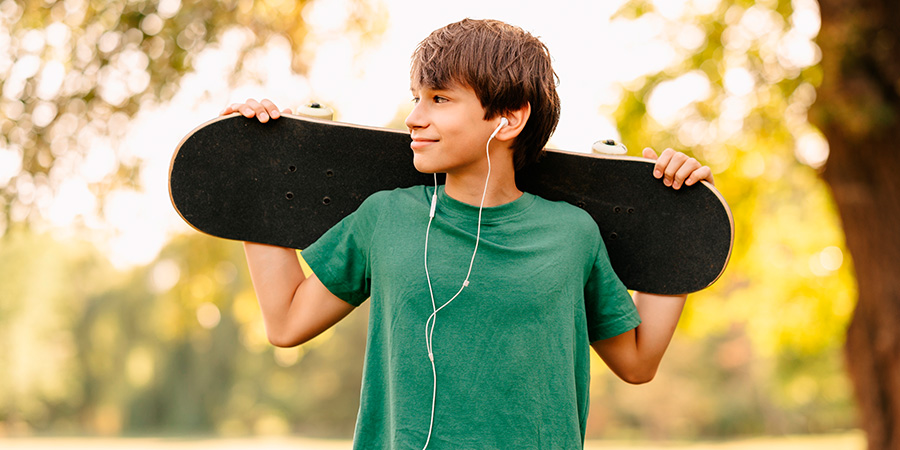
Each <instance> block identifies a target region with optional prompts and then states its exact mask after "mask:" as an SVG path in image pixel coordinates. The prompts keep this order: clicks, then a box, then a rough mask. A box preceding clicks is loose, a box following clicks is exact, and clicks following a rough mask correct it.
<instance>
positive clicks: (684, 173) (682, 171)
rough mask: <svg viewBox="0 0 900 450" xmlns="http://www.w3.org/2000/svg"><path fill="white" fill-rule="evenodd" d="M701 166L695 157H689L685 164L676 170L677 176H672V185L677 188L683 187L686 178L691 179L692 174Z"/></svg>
mask: <svg viewBox="0 0 900 450" xmlns="http://www.w3.org/2000/svg"><path fill="white" fill-rule="evenodd" d="M699 168H700V163H699V162H697V160H696V159H694V158H688V159H686V160H685V161H684V164H682V165H681V167H680V168H679V169H678V171H677V172H675V176H674V177H673V178H672V187H673V188H675V189H681V185H682V184H683V183H684V181H685V180H687V179H689V178H690V177H691V175H692V174H693V173H694V171H696V170H697V169H699Z"/></svg>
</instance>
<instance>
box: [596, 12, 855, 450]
mask: <svg viewBox="0 0 900 450" xmlns="http://www.w3.org/2000/svg"><path fill="white" fill-rule="evenodd" d="M682 7H683V8H684V9H683V10H681V11H678V10H677V8H674V9H676V10H675V11H673V8H672V5H671V4H668V5H667V4H666V2H662V1H657V2H652V1H634V2H631V3H630V4H629V5H627V6H626V7H625V8H623V10H622V11H620V13H619V20H629V21H646V22H650V23H653V24H655V25H656V27H657V28H658V29H659V30H660V31H659V33H660V35H661V37H662V39H664V40H665V41H666V42H669V43H671V45H672V51H673V52H674V53H676V55H677V57H675V58H673V61H674V62H673V63H672V64H670V65H668V66H666V67H664V68H662V69H661V70H660V71H658V72H656V73H652V74H649V75H646V76H644V77H642V78H641V79H638V80H632V81H629V82H628V83H624V84H623V86H622V92H623V94H622V101H621V102H620V104H619V105H618V108H617V109H616V110H615V112H614V115H615V117H616V119H617V122H618V125H619V129H620V131H621V133H622V139H623V141H624V142H626V143H628V142H634V143H641V144H642V145H646V146H650V147H653V148H657V149H662V148H666V147H673V148H677V149H681V150H684V151H686V152H687V153H689V154H691V155H693V156H695V157H696V158H697V159H699V160H700V161H702V162H704V163H706V164H709V165H710V167H711V168H712V169H713V172H714V174H715V179H716V186H717V188H718V189H719V191H720V192H721V193H722V194H723V196H724V197H725V199H726V200H727V201H728V202H729V205H730V206H731V209H732V213H733V215H734V221H735V230H736V239H735V245H734V250H733V253H732V255H731V261H730V264H729V266H728V269H727V270H726V272H725V274H724V275H723V277H722V278H721V279H720V280H718V281H717V282H716V284H715V285H713V286H712V287H711V288H709V289H706V290H704V291H702V292H700V293H697V294H693V295H691V296H690V297H689V299H688V304H687V307H686V309H685V312H684V316H683V318H682V321H681V323H680V324H679V331H678V333H677V335H676V339H675V341H674V342H673V345H672V349H671V350H670V351H669V352H668V353H667V356H666V358H665V359H664V361H663V366H662V368H661V374H660V376H659V377H658V379H657V380H654V382H653V383H651V385H650V386H648V387H644V386H641V387H637V388H635V387H630V386H622V385H620V384H619V383H617V382H616V381H615V380H613V379H612V377H610V376H609V375H607V374H605V373H604V372H601V373H598V374H597V377H595V380H594V387H595V394H596V393H597V391H602V392H604V394H602V395H600V397H599V398H601V399H603V400H601V401H600V405H601V406H599V407H598V406H596V405H597V403H592V405H594V406H592V414H594V413H597V412H598V410H599V411H605V412H604V413H601V414H603V416H602V417H603V418H602V419H598V418H597V417H593V418H592V420H599V421H601V422H606V423H607V425H608V426H609V428H607V427H606V426H603V429H604V432H603V436H610V433H613V435H614V434H616V433H623V434H624V435H626V436H627V435H628V434H629V433H634V432H635V430H637V431H640V432H641V433H644V434H645V435H650V436H657V437H671V436H680V437H698V436H726V435H735V434H744V435H747V434H763V433H766V434H773V433H774V434H787V433H806V432H816V433H820V432H827V431H829V430H835V429H847V428H852V427H853V426H854V425H855V419H854V410H853V402H852V396H851V392H850V389H849V385H848V381H847V379H846V376H845V373H844V368H843V361H842V357H841V348H842V345H843V338H844V331H845V328H846V326H847V323H848V322H849V317H850V314H851V312H852V308H853V302H854V299H855V297H856V295H855V291H856V286H855V281H854V279H853V275H852V269H851V262H850V261H849V253H848V252H847V251H846V249H845V247H844V239H843V234H842V230H841V228H840V223H839V220H838V217H837V214H836V211H835V206H834V204H833V202H832V200H831V198H830V195H829V192H828V190H827V187H826V185H825V184H824V183H823V182H822V180H821V179H820V178H819V176H818V173H817V172H818V170H819V168H820V167H821V165H822V164H823V163H824V162H825V159H826V158H827V144H825V143H824V140H823V139H822V138H821V135H820V134H819V133H818V131H817V130H815V129H814V128H813V127H812V126H811V125H810V124H809V123H808V122H807V120H806V111H807V109H808V108H809V106H810V105H811V104H812V102H813V101H814V100H815V86H816V85H817V84H818V83H819V81H820V79H821V71H820V68H819V67H818V66H817V65H816V63H817V62H818V58H819V54H818V48H817V47H816V46H815V45H814V44H813V43H812V41H811V40H812V39H813V38H814V37H815V33H816V32H817V31H818V23H817V22H816V21H817V20H818V9H817V5H816V4H815V2H808V1H803V0H795V1H786V0H779V1H775V0H769V1H757V2H751V1H741V0H734V1H721V2H704V1H694V2H684V3H683V6H682ZM692 31H696V35H697V36H703V37H704V38H703V40H702V43H699V45H698V43H697V42H696V41H695V40H692V39H685V38H684V35H685V33H691V32H692ZM685 43H686V44H685ZM698 80H699V81H698ZM696 85H699V86H700V88H699V89H697V88H695V87H694V86H696ZM690 89H694V91H695V92H697V91H699V92H700V95H699V96H697V97H696V98H693V99H691V101H690V102H684V103H683V105H682V106H681V107H680V108H679V109H677V110H675V111H661V112H659V111H656V114H654V112H655V111H654V110H653V102H654V96H656V95H660V96H662V95H670V96H675V97H676V98H677V92H675V93H673V92H672V91H673V90H675V91H677V90H690ZM597 362H598V363H599V364H600V365H602V362H600V361H599V359H598V360H597ZM711 391H712V392H715V394H712V393H711ZM636 398H637V399H640V401H635V399H636ZM609 403H611V404H609ZM623 410H624V411H625V414H623V413H622V412H623ZM616 422H619V426H614V425H613V424H614V423H616ZM619 430H625V431H619Z"/></svg>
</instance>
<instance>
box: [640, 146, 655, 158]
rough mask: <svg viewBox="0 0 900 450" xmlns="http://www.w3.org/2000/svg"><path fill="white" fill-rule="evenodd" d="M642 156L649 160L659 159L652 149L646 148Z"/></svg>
mask: <svg viewBox="0 0 900 450" xmlns="http://www.w3.org/2000/svg"><path fill="white" fill-rule="evenodd" d="M642 154H643V156H644V158H647V159H657V158H659V156H658V155H657V154H656V151H655V150H653V149H652V148H650V147H647V148H645V149H644V151H643V153H642Z"/></svg>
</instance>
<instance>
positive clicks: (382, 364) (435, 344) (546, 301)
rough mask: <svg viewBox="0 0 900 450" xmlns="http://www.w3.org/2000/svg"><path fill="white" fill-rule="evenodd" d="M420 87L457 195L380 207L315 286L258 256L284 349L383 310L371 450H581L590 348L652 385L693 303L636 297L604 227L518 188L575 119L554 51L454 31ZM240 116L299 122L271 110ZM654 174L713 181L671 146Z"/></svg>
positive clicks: (375, 337)
mask: <svg viewBox="0 0 900 450" xmlns="http://www.w3.org/2000/svg"><path fill="white" fill-rule="evenodd" d="M411 90H412V93H413V97H414V101H415V107H414V108H413V110H412V112H411V113H410V115H409V117H407V119H406V125H407V127H408V128H409V130H410V133H411V136H412V143H411V145H410V147H411V148H412V151H413V161H414V163H415V166H416V168H417V169H418V170H419V171H422V172H426V173H445V174H446V183H445V185H444V186H443V187H432V186H417V187H413V188H409V189H398V190H394V191H389V192H380V193H377V194H375V195H373V196H371V197H370V198H369V199H367V200H366V201H365V202H364V203H363V204H362V206H360V208H359V210H357V211H356V212H355V213H353V214H352V215H350V216H348V217H347V218H346V219H344V220H343V221H342V222H341V223H339V224H338V225H336V226H335V227H334V228H332V229H331V230H329V231H328V232H327V233H326V234H325V235H324V236H322V237H321V238H320V239H319V240H318V241H317V242H316V243H314V244H313V245H312V246H310V247H309V248H307V249H306V250H304V251H303V258H304V259H305V260H306V261H307V262H308V263H309V265H310V267H312V269H313V274H312V275H311V276H310V277H308V278H306V277H305V276H304V275H303V272H302V271H301V269H300V265H299V263H298V260H297V257H296V254H295V252H294V251H293V250H291V249H283V248H277V247H271V246H265V245H261V244H253V243H245V247H244V248H245V252H246V256H247V261H248V265H249V268H250V273H251V278H252V280H253V285H254V288H255V290H256V293H257V296H258V298H259V302H260V306H261V308H262V311H263V317H264V320H265V324H266V331H267V334H268V336H269V339H270V341H271V342H272V343H273V344H275V345H278V346H293V345H298V344H301V343H303V342H305V341H307V340H309V339H311V338H313V337H315V336H316V335H318V334H319V333H321V332H322V331H324V330H326V329H327V328H328V327H330V326H332V325H333V324H335V323H336V322H338V321H339V320H341V319H342V318H343V317H345V316H346V315H347V314H348V313H350V311H352V310H353V308H354V307H355V306H358V305H359V304H360V303H361V302H363V301H364V300H365V299H367V298H371V302H370V304H371V312H370V319H369V337H368V344H367V350H366V352H367V353H366V361H365V371H364V376H363V378H364V379H363V389H362V393H361V401H360V411H359V417H358V421H357V427H356V434H355V439H354V447H355V448H365V449H381V448H392V449H393V448H404V449H406V448H410V449H412V448H420V447H423V446H424V447H426V448H433V449H438V448H452V449H463V448H464V449H488V448H489V449H506V448H515V449H527V448H534V449H551V448H552V449H557V448H560V449H570V448H582V447H583V444H584V431H585V424H586V419H587V413H588V386H589V377H590V369H589V356H590V355H589V352H590V350H589V348H588V347H589V346H591V347H593V348H594V350H595V351H596V352H597V353H598V354H599V355H600V356H601V357H602V358H603V360H604V361H605V362H606V363H607V365H608V366H609V367H610V368H611V369H612V370H613V371H614V372H615V373H616V374H617V375H618V376H619V377H621V378H622V379H624V380H625V381H627V382H630V383H644V382H647V381H649V380H650V379H651V378H652V377H653V376H654V374H655V372H656V369H657V367H658V365H659V362H660V359H661V358H662V355H663V353H664V352H665V349H666V347H667V346H668V343H669V341H670V339H671V337H672V334H673V332H674V329H675V326H676V324H677V322H678V319H679V317H680V315H681V310H682V307H683V306H684V301H685V296H678V297H662V296H655V295H649V294H644V293H640V292H636V293H635V294H634V297H633V299H632V298H631V297H629V295H628V292H627V291H626V289H625V287H624V286H623V285H622V283H621V282H620V281H619V279H618V278H617V277H616V275H615V273H614V272H613V271H612V269H611V268H610V265H609V261H608V257H607V255H606V250H605V248H604V246H603V241H602V239H601V238H600V234H599V231H598V229H597V225H596V224H595V223H594V222H593V220H591V218H590V216H588V214H587V213H585V212H584V211H582V210H581V209H579V208H576V207H574V206H571V205H568V204H566V203H558V202H549V201H546V200H543V199H541V198H538V197H535V196H533V195H531V194H528V193H523V192H521V191H520V190H519V189H518V188H517V187H516V184H515V170H516V169H518V168H520V167H522V166H523V165H525V164H527V163H529V162H531V161H534V160H535V159H536V158H537V157H538V155H539V154H540V152H541V150H542V149H543V147H544V145H545V144H546V142H547V140H548V138H549V136H550V134H551V133H552V132H553V130H554V129H555V127H556V123H557V122H558V120H559V110H560V106H559V98H558V97H557V95H556V89H555V73H554V72H553V69H552V68H551V66H550V56H549V53H548V51H547V49H546V47H545V46H544V45H543V44H542V43H541V42H540V41H539V40H538V39H536V38H535V37H533V36H531V35H530V34H528V33H526V32H524V31H523V30H521V29H519V28H516V27H512V26H510V25H507V24H504V23H502V22H497V21H489V20H484V21H476V20H468V19H467V20H463V21H461V22H458V23H454V24H451V25H448V26H446V27H444V28H442V29H440V30H437V31H435V32H434V33H432V34H431V35H430V36H429V37H428V38H426V39H425V40H424V41H423V42H422V43H420V44H419V46H418V48H417V49H416V51H415V53H414V55H413V62H412V69H411ZM232 112H240V113H241V114H243V115H244V116H246V117H257V118H258V120H260V121H262V122H266V121H268V120H269V118H272V119H277V118H278V117H279V116H280V115H281V113H282V112H281V111H279V110H278V108H277V107H275V105H273V104H272V103H271V102H269V101H268V100H263V101H262V102H261V103H259V102H256V101H254V100H248V101H247V103H246V104H239V105H238V104H236V105H231V106H229V107H228V108H226V109H225V111H223V114H230V113H232ZM289 112H290V111H289V110H285V111H284V113H289ZM644 156H645V157H650V158H654V159H656V153H655V152H653V151H652V150H650V149H646V150H644ZM654 175H655V176H656V177H657V178H662V179H663V182H664V183H665V184H666V185H668V186H672V187H673V188H675V189H678V188H680V187H681V185H683V184H684V185H691V184H694V183H696V182H697V181H699V180H701V179H706V180H709V181H712V176H711V172H710V170H709V168H708V167H705V166H701V165H700V164H699V163H698V162H697V161H696V160H693V159H690V158H687V157H686V156H685V155H684V154H683V153H676V152H674V151H672V150H670V149H667V150H666V151H665V152H663V154H662V155H661V156H660V157H659V158H658V159H657V165H656V170H655V174H654ZM298 226H302V224H298ZM438 319H439V320H438Z"/></svg>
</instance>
